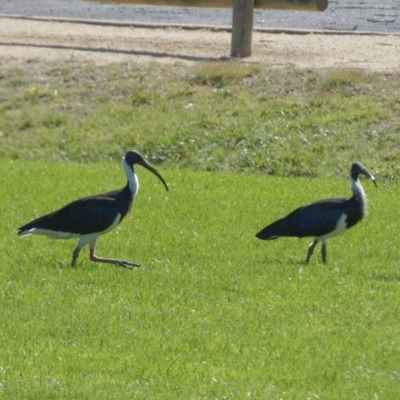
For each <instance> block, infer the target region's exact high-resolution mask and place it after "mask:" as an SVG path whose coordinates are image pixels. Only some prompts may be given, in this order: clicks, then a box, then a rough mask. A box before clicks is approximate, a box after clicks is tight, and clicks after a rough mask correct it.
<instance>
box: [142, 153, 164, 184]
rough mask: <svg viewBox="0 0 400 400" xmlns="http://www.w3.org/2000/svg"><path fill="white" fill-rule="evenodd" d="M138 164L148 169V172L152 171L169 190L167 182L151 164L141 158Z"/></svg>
mask: <svg viewBox="0 0 400 400" xmlns="http://www.w3.org/2000/svg"><path fill="white" fill-rule="evenodd" d="M140 165H141V166H142V167H144V168H146V169H148V170H149V171H150V172H152V173H153V174H154V175H155V176H156V177H157V178H158V179H159V180H160V181H161V182H162V183H163V184H164V186H165V189H167V191H169V189H168V185H167V182H165V180H164V178H163V177H162V176H161V174H160V173H159V172H158V171H157V170H156V169H155V168H154V167H153V166H152V165H151V164H149V163H148V162H147V161H146V160H145V159H143V160H142V161H141V162H140Z"/></svg>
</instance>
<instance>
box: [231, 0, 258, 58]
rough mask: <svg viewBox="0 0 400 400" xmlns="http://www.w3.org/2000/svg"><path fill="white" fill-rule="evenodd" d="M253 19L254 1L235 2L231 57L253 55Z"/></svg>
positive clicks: (236, 0) (241, 0) (240, 0)
mask: <svg viewBox="0 0 400 400" xmlns="http://www.w3.org/2000/svg"><path fill="white" fill-rule="evenodd" d="M253 19H254V5H253V0H233V21H232V43H231V57H249V56H250V55H251V37H252V34H253Z"/></svg>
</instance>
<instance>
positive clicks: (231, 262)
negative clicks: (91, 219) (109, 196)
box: [0, 63, 400, 399]
mask: <svg viewBox="0 0 400 400" xmlns="http://www.w3.org/2000/svg"><path fill="white" fill-rule="evenodd" d="M0 65H1V64H0ZM0 82H1V86H0V132H1V134H0V154H1V157H0V169H1V174H0V185H1V187H2V192H1V193H2V196H1V198H2V204H3V207H0V216H1V220H2V224H1V225H0V234H1V236H2V237H3V240H2V248H1V250H2V255H3V257H4V258H3V262H2V263H1V268H0V302H1V308H0V310H1V316H0V320H1V324H0V338H1V346H0V398H4V399H15V398H19V399H94V398H95V399H125V398H134V399H244V398H254V399H311V398H320V399H375V398H376V399H397V398H398V393H399V391H400V375H399V374H400V371H399V366H400V351H399V348H400V346H399V343H400V339H399V338H400V327H399V323H398V315H399V313H400V307H399V304H400V290H399V289H400V272H399V268H398V260H399V256H400V250H399V247H398V243H399V239H400V237H399V236H400V231H399V229H398V221H399V211H398V199H399V195H400V188H399V185H398V181H399V176H400V168H399V167H400V158H399V128H398V121H399V120H398V118H399V117H398V115H399V114H398V111H399V108H400V102H399V98H400V96H399V93H400V83H399V79H398V76H394V75H385V76H380V75H365V74H363V73H361V72H358V71H324V72H310V71H307V72H305V71H295V70H285V71H277V70H268V69H266V68H265V67H262V66H257V65H235V64H226V65H224V64H216V65H201V66H198V67H195V68H188V69H185V68H182V69H179V70H177V69H174V70H173V71H170V70H167V69H166V67H163V66H156V65H154V66H150V67H149V68H148V69H143V68H142V69H139V68H136V67H135V66H132V65H129V66H126V67H125V68H121V67H115V68H109V69H108V70H103V69H101V68H99V69H97V68H96V69H95V68H94V67H92V66H84V67H79V68H78V67H77V66H63V67H61V66H57V65H47V66H43V65H39V64H37V63H32V64H31V65H29V66H27V67H26V68H22V67H21V69H20V70H18V71H16V70H11V69H8V68H7V66H5V65H1V69H0ZM260 82H262V85H261V84H260ZM129 148H135V149H137V150H140V151H142V152H144V153H146V155H147V156H148V158H149V159H150V161H152V162H154V163H155V164H156V165H157V168H158V169H159V171H160V172H161V174H162V175H163V176H164V178H165V179H166V181H167V182H168V184H169V186H170V191H169V192H166V191H165V189H164V188H163V186H162V185H161V183H160V182H159V181H158V180H157V179H156V178H155V177H154V176H153V175H152V174H150V173H148V172H147V171H146V170H144V169H142V168H140V167H138V171H137V172H138V175H139V179H140V183H141V189H140V191H139V195H138V197H137V199H136V202H135V206H134V210H133V215H132V216H131V217H130V218H127V219H126V220H125V221H123V223H122V224H121V226H119V227H118V228H117V229H116V230H115V231H113V232H111V233H109V234H108V235H106V236H104V237H102V238H101V239H100V240H99V244H98V248H97V253H98V255H101V256H108V257H120V258H122V259H126V260H129V261H132V262H138V263H140V264H141V265H142V266H141V268H138V269H135V270H132V271H130V270H125V269H123V268H118V267H114V266H112V265H96V264H94V263H92V262H91V261H90V260H89V258H88V250H87V249H84V250H83V251H82V252H81V256H80V258H79V260H78V265H77V267H76V268H72V267H70V262H71V256H72V251H73V249H74V247H75V245H76V241H75V240H71V241H49V240H47V239H46V238H42V237H28V238H23V239H20V238H18V237H17V236H16V231H17V228H18V227H19V226H20V225H22V224H24V223H25V222H28V221H29V220H31V219H33V218H34V217H36V216H39V215H42V214H44V213H47V212H49V211H51V210H54V209H56V208H58V207H60V206H62V205H64V204H66V203H67V202H69V201H72V200H74V199H76V198H79V197H83V196H85V195H89V194H95V193H100V192H103V191H107V190H110V189H113V188H118V187H122V186H123V185H124V184H125V177H124V176H123V172H122V170H121V167H120V160H121V158H122V155H123V154H124V153H125V151H126V150H127V149H129ZM356 159H357V160H360V161H363V162H364V163H365V165H366V166H367V167H368V168H369V169H370V170H371V171H372V172H373V173H374V174H375V175H376V176H377V179H378V186H379V187H378V189H375V187H374V185H373V184H372V183H371V182H369V181H367V180H363V185H364V189H365V191H366V193H367V195H368V197H369V213H370V214H369V216H368V218H366V219H365V220H364V221H363V222H362V223H360V224H359V225H357V226H356V227H354V228H352V229H351V230H350V231H349V232H347V233H345V234H343V235H341V236H339V237H337V238H334V239H332V240H330V241H328V263H327V264H326V265H324V264H322V262H321V256H320V247H318V248H317V249H316V252H315V254H314V256H313V258H312V260H311V263H310V264H309V265H307V264H305V262H304V260H305V257H306V252H307V246H308V243H309V241H308V240H307V239H305V240H298V239H280V240H276V241H273V242H263V241H259V240H257V239H255V237H254V234H255V233H256V232H257V231H258V230H259V229H260V228H262V227H264V226H265V225H266V224H267V223H269V222H271V221H273V220H275V219H277V218H279V217H281V216H283V215H285V214H286V213H288V212H289V211H291V210H292V209H294V208H295V207H297V206H299V205H301V204H304V203H308V202H311V201H314V200H318V199H321V198H325V197H342V196H347V195H349V194H350V185H349V182H348V179H347V175H348V172H349V168H350V164H351V162H352V161H354V160H356Z"/></svg>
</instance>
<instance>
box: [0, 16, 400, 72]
mask: <svg viewBox="0 0 400 400" xmlns="http://www.w3.org/2000/svg"><path fill="white" fill-rule="evenodd" d="M230 41H231V33H230V32H227V31H220V30H218V31H213V30H209V29H197V30H186V29H182V28H140V27H139V28H138V27H132V26H109V25H108V26H104V25H94V24H84V23H71V22H56V21H37V20H29V19H14V18H0V62H1V63H7V64H8V65H18V64H19V63H26V62H27V61H32V60H37V59H39V60H42V61H43V62H47V61H49V62H50V61H59V62H60V61H61V62H63V61H75V62H80V61H90V62H94V63H96V64H99V65H107V64H111V63H123V62H129V61H130V62H137V63H148V62H161V63H169V64H175V63H185V64H192V63H196V62H202V61H218V60H224V59H229V54H230ZM399 60H400V36H398V35H359V34H354V35H351V34H347V35H343V34H341V35H333V34H329V35H327V34H321V33H310V34H289V33H279V34H278V33H271V32H258V31H256V32H254V34H253V45H252V56H251V57H248V58H245V59H243V60H241V61H242V62H256V63H264V64H267V65H270V66H276V67H280V66H287V65H293V66H296V67H299V68H342V67H346V68H361V69H365V70H368V71H375V72H396V71H399V69H400V67H399V65H400V62H399Z"/></svg>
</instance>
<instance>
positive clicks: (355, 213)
mask: <svg viewBox="0 0 400 400" xmlns="http://www.w3.org/2000/svg"><path fill="white" fill-rule="evenodd" d="M359 175H365V176H366V177H368V178H369V179H371V180H372V182H374V184H375V186H377V184H376V181H375V178H374V176H373V175H372V174H371V173H370V172H369V171H368V170H367V169H366V168H365V166H364V165H363V164H361V163H359V162H355V163H353V164H352V166H351V171H350V182H351V187H352V190H353V196H352V197H350V198H339V199H327V200H320V201H316V202H315V203H311V204H308V205H306V206H303V207H300V208H298V209H296V210H294V211H293V212H291V213H290V214H289V215H287V216H286V217H284V218H282V219H279V220H278V221H275V222H273V223H272V224H270V225H268V226H267V227H265V228H264V229H263V230H261V231H260V232H258V233H257V234H256V237H257V238H259V239H262V240H272V239H277V238H279V237H298V238H302V237H307V236H308V237H309V236H311V237H314V241H313V242H312V243H311V244H310V246H309V248H308V253H307V259H306V261H307V262H309V261H310V258H311V256H312V254H313V252H314V249H315V246H316V245H317V244H318V242H321V243H322V251H321V253H322V261H323V262H324V263H325V262H326V260H327V251H326V242H327V240H328V238H330V237H333V236H336V235H339V234H340V233H342V232H345V231H346V230H347V229H349V228H351V227H352V226H354V225H356V224H357V223H358V222H360V221H361V220H362V218H363V217H364V216H365V215H366V213H367V198H366V196H365V192H364V189H363V187H362V186H361V183H360V181H359V180H358V177H359Z"/></svg>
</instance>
